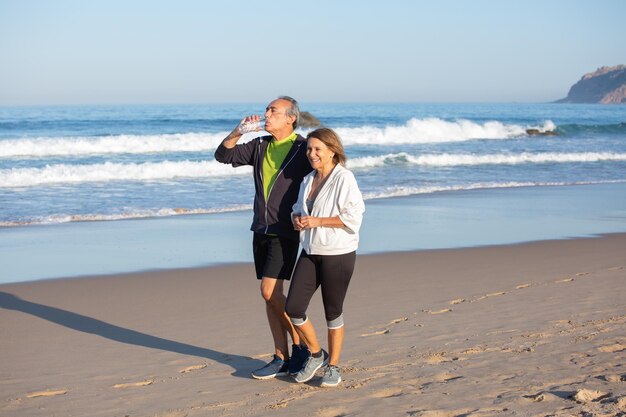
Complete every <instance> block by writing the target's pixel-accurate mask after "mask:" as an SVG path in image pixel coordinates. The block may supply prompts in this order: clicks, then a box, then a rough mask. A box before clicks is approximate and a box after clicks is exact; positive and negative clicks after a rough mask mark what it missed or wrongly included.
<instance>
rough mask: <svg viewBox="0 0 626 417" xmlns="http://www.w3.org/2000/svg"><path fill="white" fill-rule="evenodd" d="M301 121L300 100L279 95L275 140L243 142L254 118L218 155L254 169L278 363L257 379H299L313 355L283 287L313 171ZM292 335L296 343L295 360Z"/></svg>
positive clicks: (259, 242) (257, 240)
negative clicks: (295, 214) (300, 201)
mask: <svg viewBox="0 0 626 417" xmlns="http://www.w3.org/2000/svg"><path fill="white" fill-rule="evenodd" d="M299 117H300V110H299V108H298V103H297V102H296V100H294V99H293V98H291V97H287V96H282V97H279V98H277V99H276V100H274V101H272V102H271V103H270V104H269V105H268V106H267V107H266V109H265V131H267V132H268V133H270V135H271V136H263V137H260V138H256V139H254V140H251V141H249V142H247V143H244V144H237V142H238V141H239V139H241V136H242V133H241V131H240V130H241V129H240V128H241V126H242V125H244V124H246V125H248V124H249V123H250V122H258V121H259V119H260V118H259V116H248V117H246V118H244V119H243V120H242V121H241V123H240V124H239V125H238V126H237V127H236V128H235V129H234V130H233V131H232V132H231V133H230V134H229V135H228V136H227V137H226V138H225V139H224V140H223V141H222V143H221V144H220V146H219V147H218V148H217V150H216V151H215V159H216V160H217V161H219V162H222V163H226V164H231V165H232V166H233V167H238V166H242V165H252V166H253V167H254V172H253V175H254V185H255V195H254V217H253V221H252V226H251V227H250V230H252V231H253V232H254V237H253V242H252V246H253V253H254V264H255V269H256V274H257V279H259V280H260V281H261V295H262V297H263V299H264V300H265V306H266V308H265V310H266V313H267V320H268V322H269V325H270V330H271V333H272V337H273V339H274V348H275V354H274V358H273V359H272V361H271V362H269V363H268V364H267V365H265V366H264V367H262V368H260V369H257V370H255V371H253V372H252V376H253V377H254V378H256V379H269V378H274V377H275V376H281V375H287V373H289V374H291V375H295V374H297V373H298V371H299V370H300V368H301V367H302V364H303V363H304V361H305V360H306V359H307V358H308V356H309V351H308V349H307V347H306V346H305V345H302V346H300V340H299V337H298V335H297V333H296V332H295V330H294V328H293V325H292V324H291V321H290V320H289V319H288V317H287V315H286V314H285V301H286V297H285V295H284V292H283V283H284V281H285V280H289V279H290V278H291V273H292V272H293V268H294V265H295V262H296V258H297V256H298V244H299V240H298V232H296V231H295V230H294V227H293V224H292V222H291V208H292V206H293V204H294V203H295V202H296V200H297V198H298V191H299V188H300V183H301V182H302V179H303V178H304V177H305V176H306V175H307V174H308V173H309V172H311V170H312V168H311V165H310V164H309V161H308V159H307V157H306V147H307V143H306V139H304V138H303V137H302V136H300V135H298V134H296V132H295V128H296V127H297V125H298V119H299ZM260 129H261V128H260V127H258V128H257V129H256V130H260ZM287 333H289V335H290V336H291V338H292V340H293V345H292V355H291V357H290V356H289V347H288V339H287Z"/></svg>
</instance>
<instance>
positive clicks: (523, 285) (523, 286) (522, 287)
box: [515, 284, 532, 290]
mask: <svg viewBox="0 0 626 417" xmlns="http://www.w3.org/2000/svg"><path fill="white" fill-rule="evenodd" d="M531 285H532V284H520V285H518V286H517V287H515V289H516V290H523V289H524V288H528V287H530V286H531Z"/></svg>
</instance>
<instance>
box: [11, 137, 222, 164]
mask: <svg viewBox="0 0 626 417" xmlns="http://www.w3.org/2000/svg"><path fill="white" fill-rule="evenodd" d="M225 136H226V133H215V134H208V133H181V134H172V135H119V136H106V137H98V138H90V137H70V138H36V139H8V140H2V141H0V158H42V157H51V156H87V155H107V154H150V153H164V152H204V151H211V150H214V149H216V148H217V146H218V145H219V144H220V142H221V141H222V140H223V139H224V137H225Z"/></svg>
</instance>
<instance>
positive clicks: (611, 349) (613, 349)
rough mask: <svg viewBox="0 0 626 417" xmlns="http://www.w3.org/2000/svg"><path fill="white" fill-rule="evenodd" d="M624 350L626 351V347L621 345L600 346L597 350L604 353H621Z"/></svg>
mask: <svg viewBox="0 0 626 417" xmlns="http://www.w3.org/2000/svg"><path fill="white" fill-rule="evenodd" d="M625 349H626V346H624V345H622V344H621V343H614V344H612V345H608V346H601V347H599V348H598V350H599V351H600V352H604V353H615V352H621V351H623V350H625Z"/></svg>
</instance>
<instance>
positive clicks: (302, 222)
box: [293, 216, 322, 231]
mask: <svg viewBox="0 0 626 417" xmlns="http://www.w3.org/2000/svg"><path fill="white" fill-rule="evenodd" d="M293 225H294V228H295V229H296V230H298V231H300V230H304V229H314V228H316V227H321V226H322V218H321V217H313V216H294V218H293Z"/></svg>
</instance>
